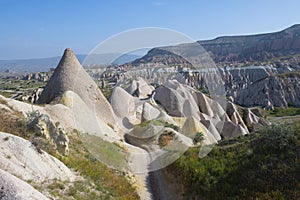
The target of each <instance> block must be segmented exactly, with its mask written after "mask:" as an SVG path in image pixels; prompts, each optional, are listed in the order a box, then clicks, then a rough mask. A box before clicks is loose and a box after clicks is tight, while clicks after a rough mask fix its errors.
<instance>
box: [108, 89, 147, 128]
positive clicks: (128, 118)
mask: <svg viewBox="0 0 300 200" xmlns="http://www.w3.org/2000/svg"><path fill="white" fill-rule="evenodd" d="M110 103H111V106H112V108H113V111H114V113H115V115H116V117H117V118H119V119H120V120H121V121H122V124H123V125H124V126H125V127H130V126H132V124H136V123H137V121H138V122H140V119H138V118H140V117H138V116H137V110H138V107H139V106H140V108H141V106H142V105H141V103H140V101H139V99H138V98H136V97H133V96H131V95H130V94H129V93H128V92H126V91H125V90H124V89H123V88H121V87H115V88H114V90H113V92H112V94H111V97H110Z"/></svg>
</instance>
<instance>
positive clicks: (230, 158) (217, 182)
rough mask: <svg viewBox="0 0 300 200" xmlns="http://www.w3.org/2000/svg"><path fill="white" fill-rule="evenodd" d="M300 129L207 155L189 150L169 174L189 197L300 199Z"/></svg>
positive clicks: (271, 132)
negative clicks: (200, 154) (200, 155)
mask: <svg viewBox="0 0 300 200" xmlns="http://www.w3.org/2000/svg"><path fill="white" fill-rule="evenodd" d="M299 138H300V125H299V123H298V124H295V125H293V126H292V127H289V126H287V125H286V126H283V125H280V126H279V125H278V126H270V127H266V128H263V129H261V130H260V131H259V132H258V133H255V134H251V135H248V136H241V137H239V138H234V139H229V140H225V141H224V142H221V143H220V144H218V145H216V146H215V147H214V148H213V150H212V151H211V152H210V153H209V154H208V156H206V157H204V158H202V159H200V158H199V157H198V153H199V147H197V148H191V149H189V150H188V151H187V152H186V153H185V154H184V155H183V156H182V157H181V158H180V159H178V160H177V161H176V162H175V163H173V164H172V165H170V166H169V167H167V168H166V169H165V170H164V171H165V172H166V174H167V175H168V176H170V177H173V178H174V177H175V178H176V180H177V181H178V184H181V183H183V188H184V191H185V192H184V193H185V196H186V198H187V199H299V197H300V182H299V180H300V177H299V171H300V162H299V160H300V159H299V152H300V148H299V145H300V141H299Z"/></svg>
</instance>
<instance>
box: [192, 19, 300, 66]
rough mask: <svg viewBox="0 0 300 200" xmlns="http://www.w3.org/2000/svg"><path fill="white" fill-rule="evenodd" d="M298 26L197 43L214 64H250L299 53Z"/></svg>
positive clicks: (299, 37)
mask: <svg viewBox="0 0 300 200" xmlns="http://www.w3.org/2000/svg"><path fill="white" fill-rule="evenodd" d="M299 33H300V25H299V24H297V25H294V26H292V27H289V28H287V29H285V30H283V31H279V32H275V33H267V34H259V35H248V36H231V37H228V36H227V37H219V38H216V39H214V40H207V41H199V42H198V43H199V44H201V45H202V46H203V47H204V48H205V49H206V50H207V51H208V52H210V54H211V56H212V58H213V59H214V61H215V62H217V63H221V62H231V63H232V62H251V61H262V60H267V59H272V58H276V57H282V56H286V55H292V54H297V53H299V52H300V34H299Z"/></svg>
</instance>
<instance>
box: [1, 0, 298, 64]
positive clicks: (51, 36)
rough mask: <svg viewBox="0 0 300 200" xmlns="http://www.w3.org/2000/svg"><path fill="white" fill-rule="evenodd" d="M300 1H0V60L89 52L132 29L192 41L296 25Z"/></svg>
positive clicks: (270, 30) (275, 29) (276, 29)
mask: <svg viewBox="0 0 300 200" xmlns="http://www.w3.org/2000/svg"><path fill="white" fill-rule="evenodd" d="M299 8H300V1H299V0H285V1H283V0H190V1H189V0H106V1H104V0H0V26H1V29H0V60H6V59H27V58H42V57H52V56H60V55H61V54H62V52H63V50H64V49H65V48H67V47H69V48H71V49H73V51H74V52H75V53H76V54H87V53H89V52H90V51H91V50H92V49H93V48H94V47H95V46H96V45H97V44H99V43H100V42H102V41H104V40H105V39H107V38H109V37H111V36H113V35H115V34H118V33H120V32H123V31H127V30H130V29H135V28H143V27H161V28H167V29H172V30H176V31H179V32H181V33H183V34H186V35H188V36H189V37H191V38H193V39H195V40H203V39H213V38H215V37H218V36H224V35H244V34H254V33H266V32H274V31H279V30H282V29H284V28H287V27H289V26H291V25H293V24H296V23H300V12H299Z"/></svg>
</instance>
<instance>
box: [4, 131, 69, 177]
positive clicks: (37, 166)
mask: <svg viewBox="0 0 300 200" xmlns="http://www.w3.org/2000/svg"><path fill="white" fill-rule="evenodd" d="M0 149H1V152H0V158H1V159H0V169H2V170H5V171H7V172H9V173H10V174H13V175H16V176H18V177H19V178H21V179H23V180H32V181H35V182H42V181H44V180H49V179H59V180H62V181H73V180H74V175H73V173H72V172H71V171H70V169H68V168H67V167H66V166H65V165H64V164H63V163H62V162H60V161H59V160H57V159H56V158H54V157H53V156H50V155H49V154H48V153H46V152H44V151H43V150H41V149H38V148H37V147H36V146H34V145H33V144H32V143H30V142H29V141H27V140H25V139H23V138H20V137H17V136H14V135H11V134H8V133H2V132H1V133H0Z"/></svg>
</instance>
